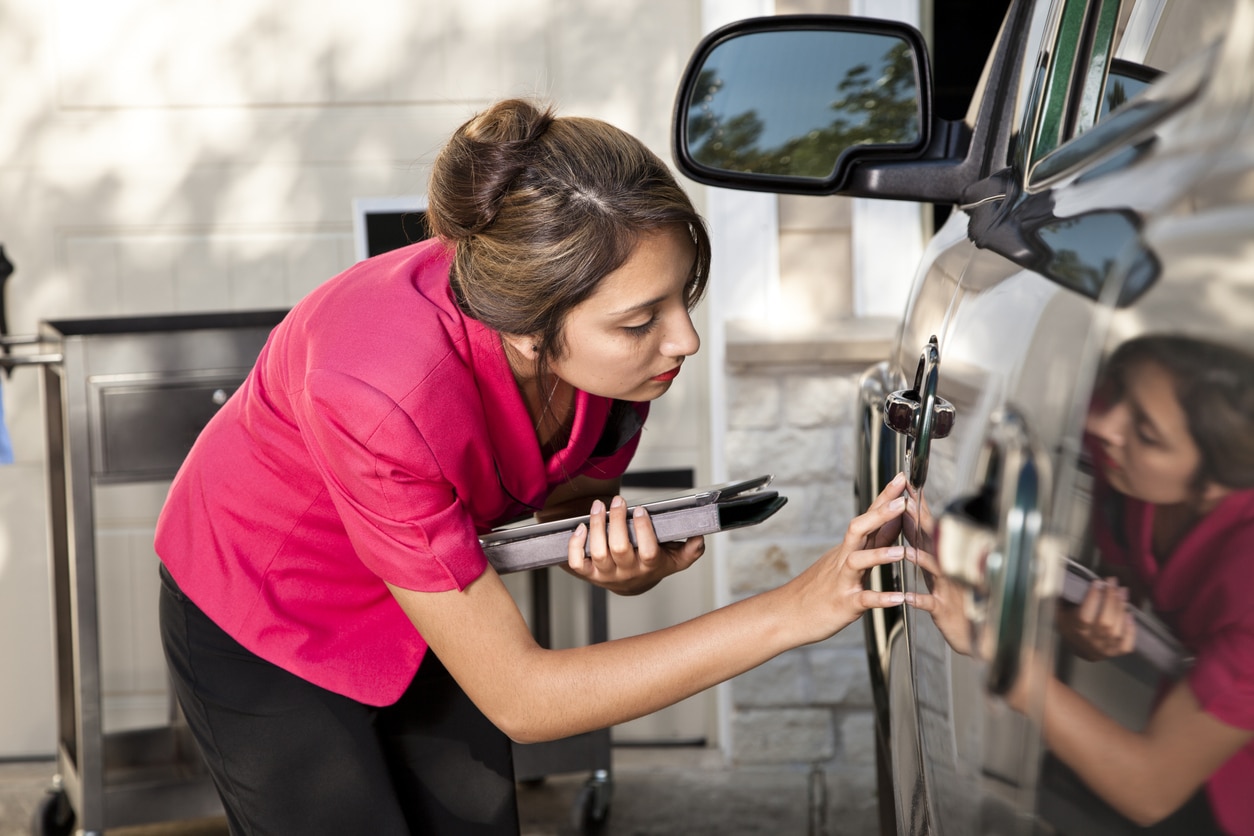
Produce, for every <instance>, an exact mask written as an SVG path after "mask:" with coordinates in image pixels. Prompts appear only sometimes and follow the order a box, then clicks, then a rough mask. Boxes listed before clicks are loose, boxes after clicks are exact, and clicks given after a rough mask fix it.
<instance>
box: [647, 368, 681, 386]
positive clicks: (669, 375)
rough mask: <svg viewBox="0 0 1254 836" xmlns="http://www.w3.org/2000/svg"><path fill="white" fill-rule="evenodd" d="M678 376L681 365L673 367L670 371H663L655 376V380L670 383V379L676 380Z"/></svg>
mask: <svg viewBox="0 0 1254 836" xmlns="http://www.w3.org/2000/svg"><path fill="white" fill-rule="evenodd" d="M678 376H679V366H676V367H675V368H673V369H671V370H670V371H669V372H662V373H661V374H659V375H656V376H655V377H654V378H653V380H656V381H657V382H658V383H669V382H670V381H672V380H674V379H675V378H676V377H678Z"/></svg>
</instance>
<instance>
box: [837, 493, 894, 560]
mask: <svg viewBox="0 0 1254 836" xmlns="http://www.w3.org/2000/svg"><path fill="white" fill-rule="evenodd" d="M903 487H904V483H903ZM886 490H887V489H886ZM880 496H881V497H883V496H884V494H880ZM905 509H906V498H905V497H904V496H901V495H900V490H899V491H898V495H897V496H895V497H892V498H889V499H888V500H887V501H886V502H883V503H872V505H871V507H870V508H868V509H867V510H866V511H865V512H863V513H862V514H859V515H858V516H856V517H854V518H853V522H851V523H849V528H848V529H847V530H846V532H845V544H846V545H849V546H852V547H853V548H855V549H860V548H862V547H864V546H865V545H867V544H868V543H872V542H873V541H874V539H875V534H876V532H878V531H879V530H880V529H881V528H883V527H884V526H886V525H888V524H890V523H893V522H894V521H895V520H897V519H898V518H899V517H900V516H901V513H902V511H904V510H905Z"/></svg>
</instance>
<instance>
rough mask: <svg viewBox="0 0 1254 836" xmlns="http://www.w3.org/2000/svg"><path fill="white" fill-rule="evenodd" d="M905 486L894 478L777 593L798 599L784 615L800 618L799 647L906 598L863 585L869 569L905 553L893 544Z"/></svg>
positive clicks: (902, 480)
mask: <svg viewBox="0 0 1254 836" xmlns="http://www.w3.org/2000/svg"><path fill="white" fill-rule="evenodd" d="M905 487H906V478H905V475H904V474H901V473H899V474H897V476H896V477H895V478H894V479H893V481H891V482H889V483H888V485H887V486H885V488H884V490H883V491H882V492H881V493H880V495H879V496H877V497H876V498H875V501H873V502H872V503H871V506H870V507H869V508H868V509H867V510H866V511H865V512H864V513H863V514H861V515H859V516H857V517H854V519H853V521H852V522H850V523H849V527H848V528H847V529H846V530H845V537H844V539H843V540H841V542H840V543H839V544H838V545H836V546H835V547H833V548H831V549H829V550H828V551H827V553H826V554H824V555H823V556H822V557H820V558H819V559H818V560H817V561H815V562H814V564H813V565H811V566H810V567H809V568H808V569H806V570H805V571H804V572H802V573H801V574H800V575H798V576H797V577H796V578H794V579H793V580H791V581H789V582H788V583H787V584H785V585H784V586H783V587H782V588H781V589H780V590H779V591H780V592H782V593H785V594H788V595H795V596H798V597H799V599H800V600H799V602H798V603H797V604H796V605H792V604H790V605H788V606H789V611H791V612H795V613H796V614H797V615H798V616H799V617H800V618H801V619H803V621H802V623H801V625H800V629H801V630H802V638H801V642H800V643H803V644H809V643H812V642H816V641H822V640H823V639H826V638H828V637H829V636H831V635H833V634H835V633H837V632H839V631H840V630H842V629H844V628H845V627H847V626H848V625H849V624H851V623H852V622H854V621H856V620H857V619H858V617H859V616H861V615H862V613H864V612H866V611H867V610H869V609H873V608H876V607H894V606H897V605H898V604H900V603H902V601H904V600H905V596H904V595H903V594H902V593H900V592H878V591H876V590H871V589H866V588H864V587H863V585H862V582H863V576H864V575H865V574H866V572H867V570H868V569H870V568H871V567H872V566H879V565H883V564H887V563H894V562H896V561H898V560H901V559H902V556H903V555H904V554H905V550H904V549H903V548H902V547H901V546H897V545H893V543H894V542H895V541H896V539H897V536H898V535H899V534H900V533H901V515H902V512H903V511H904V510H905V507H906V499H905V497H904V496H902V493H903V491H904V490H905Z"/></svg>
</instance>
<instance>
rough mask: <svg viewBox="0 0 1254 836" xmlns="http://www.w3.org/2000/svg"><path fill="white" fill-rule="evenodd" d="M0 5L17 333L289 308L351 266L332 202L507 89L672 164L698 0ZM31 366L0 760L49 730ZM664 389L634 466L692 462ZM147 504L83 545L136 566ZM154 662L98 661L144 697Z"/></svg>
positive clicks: (14, 532) (4, 558)
mask: <svg viewBox="0 0 1254 836" xmlns="http://www.w3.org/2000/svg"><path fill="white" fill-rule="evenodd" d="M0 19H3V20H4V26H2V27H0V55H3V56H5V66H4V71H3V72H0V101H2V102H4V107H3V109H0V206H3V207H5V211H4V212H3V217H4V223H3V225H0V243H3V244H4V245H5V247H6V250H7V252H8V254H9V256H10V258H11V259H12V260H13V262H14V263H15V264H16V266H17V272H16V274H15V275H14V277H13V278H12V279H11V280H10V281H9V283H8V287H7V299H8V303H9V324H10V330H11V331H12V332H16V333H30V332H33V331H34V330H35V328H36V326H37V323H38V322H39V321H40V320H42V319H50V318H66V317H79V316H104V315H131V314H141V313H167V312H186V311H202V310H220V309H245V308H256V307H276V306H286V305H289V304H291V303H293V302H294V301H296V300H297V299H298V298H300V297H301V296H302V295H303V294H304V293H306V292H307V291H308V290H309V289H311V288H312V287H313V286H315V285H316V284H317V283H319V282H321V281H322V280H324V279H325V278H327V277H329V276H330V275H332V274H333V273H335V272H337V271H338V270H339V269H342V268H343V267H345V266H347V265H348V264H349V263H351V261H352V260H353V241H352V216H351V204H352V200H353V198H355V197H361V196H388V195H399V194H412V193H415V192H421V191H422V190H423V186H424V183H425V179H426V174H427V166H428V164H429V162H430V160H431V158H432V156H433V154H434V153H435V151H436V150H437V149H438V148H439V146H440V145H441V144H442V142H443V140H444V139H445V138H446V137H447V135H448V134H449V133H450V132H451V131H452V130H453V129H454V128H455V127H456V126H457V125H458V124H459V123H460V122H462V121H463V120H464V119H465V118H466V117H468V116H469V115H470V114H471V113H472V112H474V111H476V110H478V109H481V108H482V107H483V106H485V105H486V104H487V103H489V102H490V101H492V100H494V99H497V98H500V97H502V96H506V95H515V94H538V95H541V96H544V97H548V98H551V99H552V100H554V101H555V102H556V103H557V105H558V107H559V111H560V112H563V113H572V114H573V113H578V114H581V115H589V116H597V117H601V118H604V119H607V120H609V121H611V122H613V123H614V124H617V125H619V126H620V127H622V128H624V129H626V130H628V131H630V132H632V133H634V134H636V135H637V136H639V137H641V138H642V139H643V140H644V141H645V142H646V143H648V144H649V145H650V146H651V147H653V149H654V150H655V151H656V152H657V153H659V155H661V156H662V157H663V158H664V159H667V160H669V159H670V151H669V138H668V137H669V124H670V115H671V102H672V100H673V97H674V91H675V86H676V84H677V82H678V79H679V76H680V72H681V70H682V67H683V63H684V61H685V60H686V58H687V55H688V52H689V51H690V49H691V47H692V46H693V44H695V42H696V40H697V39H698V37H699V34H700V31H699V26H700V13H699V7H698V3H697V2H696V0H691V2H673V3H671V2H668V3H664V4H663V3H657V2H649V0H626V2H624V0H614V2H609V0H594V2H582V1H581V2H576V0H456V2H452V0H438V1H437V0H420V1H419V2H412V0H411V2H400V0H325V2H322V3H319V4H317V6H316V9H312V8H310V7H308V6H304V5H301V4H292V3H286V2H283V1H282V0H217V2H213V3H205V2H196V3H193V2H187V0H111V2H107V3H101V2H96V0H0ZM37 378H38V376H37V374H35V373H34V372H33V371H31V370H29V369H18V370H16V371H15V372H14V373H13V375H12V376H11V377H10V378H8V379H4V380H3V381H2V382H0V388H2V390H3V396H4V399H5V406H6V414H7V417H8V420H9V425H10V428H11V430H12V434H13V440H14V446H15V448H16V455H17V459H18V461H17V463H16V464H14V465H9V466H4V467H0V757H11V756H19V755H30V754H46V753H49V752H51V750H52V744H53V709H54V701H53V697H52V690H53V689H52V673H51V669H52V665H51V653H52V651H51V644H50V633H51V627H50V618H49V598H50V594H49V592H48V583H47V558H46V545H45V542H46V540H45V535H46V526H47V523H46V502H45V500H44V490H45V488H44V476H43V472H44V467H43V461H44V451H43V441H42V426H43V412H42V406H41V404H40V394H39V391H38V385H37ZM683 382H684V383H685V385H686V387H687V388H683V387H680V389H679V391H678V392H677V393H676V394H675V396H674V397H673V398H670V400H669V402H668V403H667V404H666V405H660V406H659V410H658V412H657V415H656V420H654V421H651V429H650V432H649V434H648V435H647V440H646V443H645V445H644V447H643V449H642V453H641V465H642V466H671V465H673V464H676V463H679V462H683V463H685V464H695V465H696V466H697V467H698V468H699V469H700V470H701V472H702V475H707V474H708V462H707V460H706V458H705V455H704V450H705V449H706V445H705V444H704V442H703V427H704V426H705V422H706V419H705V417H704V416H705V411H706V410H707V409H708V406H707V404H708V401H707V393H706V391H705V386H704V383H703V382H701V380H700V377H699V375H689V376H688V379H687V380H686V381H683ZM159 502H160V490H157V491H155V492H153V491H143V490H138V491H133V492H123V495H122V496H121V497H120V499H119V500H118V501H117V502H108V503H102V504H103V505H105V506H107V508H106V510H104V511H102V517H101V519H99V520H98V526H99V529H100V531H101V535H100V536H101V538H102V543H101V547H100V549H99V551H100V553H101V554H107V555H110V556H111V564H110V565H117V566H124V567H126V568H125V569H118V570H117V571H118V572H123V571H125V572H131V571H138V572H140V573H141V574H142V570H143V566H144V565H151V563H152V561H153V560H155V558H154V557H153V555H152V554H151V546H150V543H151V525H152V520H153V519H154V518H155V513H156V508H157V506H158V505H159ZM112 556H117V559H116V560H112ZM694 577H697V576H694ZM111 579H116V578H111ZM102 586H105V587H109V586H110V584H108V583H105V584H102ZM704 588H706V589H708V579H707V581H706V583H705V584H704ZM117 594H118V595H120V596H123V597H124V595H125V593H123V592H118V593H117ZM687 597H689V598H691V597H693V596H692V595H689V596H687ZM696 597H697V598H698V599H702V598H703V597H704V598H706V599H708V594H705V595H701V594H698V595H697V596H696ZM702 603H704V601H703V600H697V601H696V602H694V603H692V604H691V605H690V606H697V607H699V606H701V604H702ZM648 617H650V618H652V617H655V615H654V614H650V615H649V616H648ZM629 620H630V619H629ZM110 625H113V626H110ZM102 627H103V629H105V630H106V632H107V633H108V635H106V637H105V638H106V641H108V642H112V643H113V647H114V648H115V650H114V651H106V663H107V664H114V663H116V664H117V665H119V666H122V665H123V664H124V663H125V662H126V661H127V660H128V659H130V658H131V657H132V656H133V655H134V652H137V651H136V650H135V648H137V647H142V646H149V650H151V641H150V637H149V636H146V635H141V636H138V637H137V636H135V635H133V633H132V632H131V631H132V630H133V628H132V627H127V626H124V625H116V624H113V622H109V623H108V624H103V625H102ZM110 660H113V661H110ZM149 673H151V671H150V672H149ZM159 673H160V672H159V670H158V671H157V673H155V674H153V675H151V676H150V675H148V674H147V673H144V674H140V675H136V676H131V675H122V674H117V675H110V674H109V673H108V672H106V680H107V684H108V683H113V684H115V685H116V687H117V688H118V689H121V690H123V691H125V690H126V689H132V690H135V689H138V691H139V692H146V691H151V690H153V688H155V687H158V686H159V685H160V683H159V678H160V677H159ZM150 680H152V681H150ZM154 681H155V683H156V684H155V685H154ZM145 689H146V690H145ZM140 697H141V698H142V693H140ZM141 701H142V700H141ZM115 719H116V721H117V722H130V720H129V719H128V718H126V717H120V718H115Z"/></svg>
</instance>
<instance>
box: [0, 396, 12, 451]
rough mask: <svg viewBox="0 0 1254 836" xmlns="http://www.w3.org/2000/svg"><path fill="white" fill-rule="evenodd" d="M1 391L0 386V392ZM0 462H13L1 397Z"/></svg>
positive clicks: (0, 398) (1, 398)
mask: <svg viewBox="0 0 1254 836" xmlns="http://www.w3.org/2000/svg"><path fill="white" fill-rule="evenodd" d="M3 391H4V390H3V389H2V388H0V392H3ZM0 464H13V442H12V441H11V440H10V439H9V427H8V425H7V424H6V423H5V422H4V398H3V397H0Z"/></svg>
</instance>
